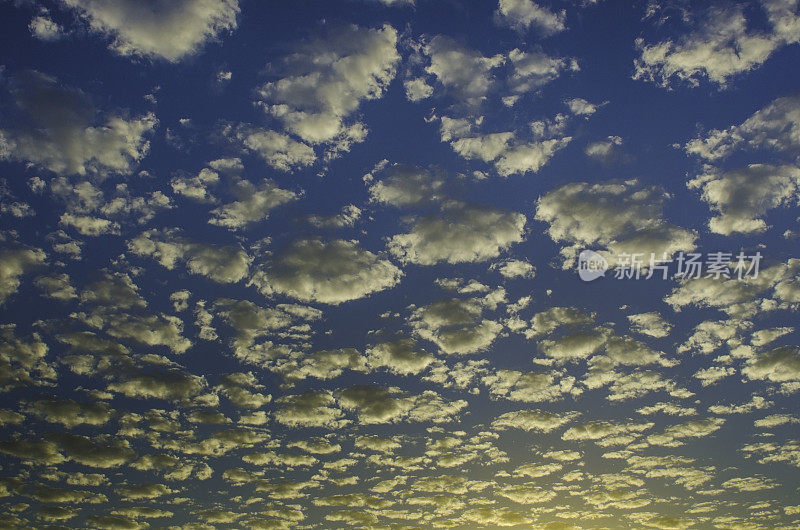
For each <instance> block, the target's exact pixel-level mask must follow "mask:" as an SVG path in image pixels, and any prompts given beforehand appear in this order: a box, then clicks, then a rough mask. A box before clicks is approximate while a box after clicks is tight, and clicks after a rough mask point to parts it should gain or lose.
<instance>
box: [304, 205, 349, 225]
mask: <svg viewBox="0 0 800 530" xmlns="http://www.w3.org/2000/svg"><path fill="white" fill-rule="evenodd" d="M362 213H363V210H361V208H359V207H358V206H356V205H355V204H346V205H345V206H342V209H341V210H339V213H337V214H332V215H322V214H311V215H307V216H306V217H305V220H306V222H308V224H310V225H311V226H313V227H315V228H345V227H352V226H355V224H356V222H358V220H359V219H360V218H361V214H362Z"/></svg>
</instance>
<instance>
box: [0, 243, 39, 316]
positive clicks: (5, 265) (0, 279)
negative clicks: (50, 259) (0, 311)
mask: <svg viewBox="0 0 800 530" xmlns="http://www.w3.org/2000/svg"><path fill="white" fill-rule="evenodd" d="M46 257H47V256H46V255H45V253H44V252H43V251H42V250H40V249H38V248H26V247H19V246H17V247H11V248H4V249H1V250H0V304H2V303H3V302H5V301H6V299H7V298H8V297H9V296H11V295H12V294H14V293H16V292H17V289H19V286H20V283H21V282H22V280H21V277H22V276H23V275H24V274H25V273H27V272H29V271H30V270H31V269H34V268H35V267H37V266H39V265H42V264H43V263H44V261H45V258H46Z"/></svg>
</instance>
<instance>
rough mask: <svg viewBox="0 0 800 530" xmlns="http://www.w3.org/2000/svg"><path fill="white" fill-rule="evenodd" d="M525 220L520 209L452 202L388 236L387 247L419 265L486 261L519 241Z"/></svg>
mask: <svg viewBox="0 0 800 530" xmlns="http://www.w3.org/2000/svg"><path fill="white" fill-rule="evenodd" d="M525 223H526V219H525V215H524V214H521V213H517V212H508V211H503V210H496V209H493V208H489V207H485V206H477V205H468V204H462V203H451V204H449V205H446V206H445V207H444V208H443V210H442V212H441V214H438V215H429V216H425V217H420V218H417V219H416V220H415V221H414V223H413V225H412V227H411V231H410V232H408V233H406V234H398V235H396V236H394V237H392V238H391V240H390V241H389V250H390V251H391V252H392V254H394V255H395V256H397V257H398V258H399V259H401V260H402V261H404V262H410V263H416V264H418V265H434V264H436V263H439V262H442V261H444V262H447V263H464V262H477V261H485V260H487V259H490V258H494V257H497V256H498V255H500V252H502V251H503V250H505V249H507V248H509V247H510V246H511V245H513V244H514V243H519V242H520V241H522V239H523V236H524V233H525Z"/></svg>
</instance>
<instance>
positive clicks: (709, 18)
mask: <svg viewBox="0 0 800 530" xmlns="http://www.w3.org/2000/svg"><path fill="white" fill-rule="evenodd" d="M761 4H762V7H763V8H764V10H765V11H766V15H767V17H766V18H767V21H768V28H767V29H766V30H762V31H759V30H756V29H753V28H752V27H749V26H751V24H749V21H748V19H747V16H746V14H745V11H744V7H743V6H727V5H726V6H721V5H719V6H711V7H704V8H703V11H704V12H703V13H702V16H698V17H697V18H696V20H698V21H699V22H698V23H697V24H696V27H694V28H693V29H692V30H691V31H690V32H688V33H686V34H684V35H683V36H682V37H681V38H680V39H678V41H677V42H676V41H673V40H672V39H668V40H664V41H661V42H659V43H656V44H645V42H644V39H642V38H639V39H637V40H636V46H637V48H638V50H639V52H640V56H639V57H638V58H637V59H636V60H635V61H634V63H635V67H636V71H635V73H634V76H633V77H634V79H643V80H647V81H651V82H653V83H656V84H659V85H661V86H663V87H671V86H672V85H673V84H674V83H675V82H678V83H687V84H689V85H692V86H697V85H699V83H700V81H701V80H703V79H708V80H710V81H712V82H714V83H716V84H718V85H720V86H723V87H724V86H725V85H726V84H727V83H728V81H729V80H730V78H732V77H734V76H736V75H737V74H741V73H744V72H748V71H750V70H754V69H756V68H758V67H759V66H761V65H762V64H763V63H764V62H765V61H766V60H767V59H768V58H769V57H770V56H771V55H772V54H773V53H774V52H775V51H776V50H777V49H779V48H781V47H782V46H785V45H788V44H793V43H796V42H798V40H800V37H798V33H797V31H796V30H797V28H798V25H800V20H798V15H797V2H794V1H793V0H789V1H786V0H765V1H763V2H761Z"/></svg>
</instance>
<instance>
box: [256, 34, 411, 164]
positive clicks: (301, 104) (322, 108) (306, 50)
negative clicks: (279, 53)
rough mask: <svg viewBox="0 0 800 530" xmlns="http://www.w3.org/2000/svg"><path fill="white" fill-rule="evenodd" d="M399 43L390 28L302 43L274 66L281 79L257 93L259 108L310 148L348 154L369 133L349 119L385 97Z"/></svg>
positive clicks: (328, 154) (275, 74)
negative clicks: (363, 106) (368, 102)
mask: <svg viewBox="0 0 800 530" xmlns="http://www.w3.org/2000/svg"><path fill="white" fill-rule="evenodd" d="M397 41H398V35H397V31H396V30H395V29H394V28H393V27H391V26H389V25H384V26H382V27H380V28H374V29H373V28H362V27H359V26H355V25H350V26H341V27H338V28H335V29H333V30H330V31H328V32H326V34H324V35H323V36H320V37H317V38H314V39H311V40H309V41H306V42H303V43H300V44H298V45H296V46H295V49H294V50H293V52H292V53H291V54H288V55H286V56H285V57H284V58H283V59H281V60H280V61H277V62H274V63H271V64H270V68H269V71H270V72H271V73H272V75H273V77H276V78H277V79H276V80H274V81H269V82H267V83H265V84H263V85H262V86H261V87H260V88H259V89H258V95H259V99H260V104H261V105H262V107H263V109H264V110H265V111H266V112H267V113H268V114H269V115H271V116H273V117H275V118H276V119H278V120H279V121H280V122H281V123H282V125H283V128H284V131H285V132H287V133H290V134H292V135H294V136H296V137H298V138H300V139H301V140H302V141H303V142H305V143H306V144H311V145H316V144H327V145H328V153H327V155H326V158H330V157H334V156H336V155H337V154H338V153H340V152H346V151H349V149H350V145H351V144H353V143H357V142H362V141H363V140H364V138H365V137H366V134H367V129H366V126H365V125H364V124H363V123H362V122H360V121H351V120H349V118H350V117H351V116H352V115H353V114H354V113H355V112H356V110H358V107H359V105H360V104H361V102H362V101H366V100H373V99H379V98H380V97H382V96H383V93H384V91H385V90H386V87H387V86H388V84H389V83H390V82H391V81H392V79H394V76H395V69H396V65H397V62H398V61H399V59H400V56H399V54H398V53H397V49H396V48H397ZM276 134H278V133H273V138H278V137H277V136H275V135H276ZM283 138H284V140H288V137H286V136H285V135H284V136H283ZM307 156H308V155H307Z"/></svg>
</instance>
